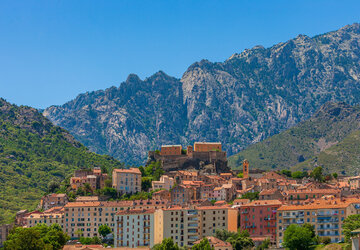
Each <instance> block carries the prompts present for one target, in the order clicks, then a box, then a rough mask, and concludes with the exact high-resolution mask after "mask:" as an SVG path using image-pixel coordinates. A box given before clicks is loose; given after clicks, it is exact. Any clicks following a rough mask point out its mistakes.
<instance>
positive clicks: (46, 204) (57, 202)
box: [39, 194, 69, 210]
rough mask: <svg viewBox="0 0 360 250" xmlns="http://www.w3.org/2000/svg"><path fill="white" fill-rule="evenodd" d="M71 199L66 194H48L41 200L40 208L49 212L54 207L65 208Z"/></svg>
mask: <svg viewBox="0 0 360 250" xmlns="http://www.w3.org/2000/svg"><path fill="white" fill-rule="evenodd" d="M68 201H69V199H68V197H67V195H66V194H48V195H46V196H44V197H42V198H41V200H40V205H39V207H40V208H42V209H44V210H48V209H50V208H52V207H63V206H65V205H66V203H68Z"/></svg>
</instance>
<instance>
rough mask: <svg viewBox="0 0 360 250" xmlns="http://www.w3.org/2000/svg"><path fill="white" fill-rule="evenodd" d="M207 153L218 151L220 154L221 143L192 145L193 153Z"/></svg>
mask: <svg viewBox="0 0 360 250" xmlns="http://www.w3.org/2000/svg"><path fill="white" fill-rule="evenodd" d="M209 151H220V152H221V143H220V142H195V143H194V152H209Z"/></svg>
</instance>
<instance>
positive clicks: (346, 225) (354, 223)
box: [342, 214, 360, 242]
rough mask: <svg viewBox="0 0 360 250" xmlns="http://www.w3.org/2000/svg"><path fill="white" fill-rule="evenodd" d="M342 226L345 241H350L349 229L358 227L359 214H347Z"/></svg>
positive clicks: (359, 225)
mask: <svg viewBox="0 0 360 250" xmlns="http://www.w3.org/2000/svg"><path fill="white" fill-rule="evenodd" d="M342 228H343V231H344V234H345V240H346V242H350V237H351V231H354V230H355V229H359V228H360V214H353V215H349V216H348V217H347V218H346V219H345V220H344V222H343V225H342Z"/></svg>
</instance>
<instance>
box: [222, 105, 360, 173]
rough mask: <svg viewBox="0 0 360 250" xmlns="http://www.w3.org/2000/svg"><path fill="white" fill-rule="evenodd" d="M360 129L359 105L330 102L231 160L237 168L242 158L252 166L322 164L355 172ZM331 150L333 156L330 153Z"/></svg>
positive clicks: (327, 168)
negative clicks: (309, 116)
mask: <svg viewBox="0 0 360 250" xmlns="http://www.w3.org/2000/svg"><path fill="white" fill-rule="evenodd" d="M359 132H360V107H359V106H355V107H354V106H350V105H348V104H345V103H343V102H340V103H326V104H325V105H323V106H322V107H321V108H320V110H319V111H317V112H316V113H315V114H314V115H313V116H312V117H311V118H310V119H308V120H306V121H304V122H301V123H299V124H298V125H296V126H294V127H292V128H290V129H288V130H286V131H284V132H281V133H280V134H278V135H274V136H272V137H270V138H268V139H266V140H264V141H262V142H259V143H256V144H254V145H251V146H249V147H248V148H246V149H245V150H243V151H241V152H240V153H238V154H236V155H233V156H231V157H230V158H229V160H228V161H229V165H230V166H232V167H233V168H241V164H242V161H243V160H244V159H248V160H249V162H250V163H251V167H252V168H259V169H289V168H291V167H294V169H298V170H309V169H312V168H313V167H314V166H316V165H321V166H323V167H324V170H325V171H332V172H334V171H336V172H337V171H339V173H340V171H341V172H342V174H355V173H357V171H358V170H357V169H356V167H354V166H359V164H360V158H359V157H358V154H356V151H359V150H358V149H359V148H360V143H359V141H358V140H357V139H356V138H357V134H358V133H359ZM344 143H345V144H344ZM350 144H351V145H352V146H349V145H350ZM342 145H348V146H346V147H345V146H342ZM329 150H330V151H331V152H333V154H332V155H333V157H329V155H330V153H327V152H330V151H329ZM335 152H336V153H335ZM356 162H357V163H356ZM354 164H355V165H354ZM336 166H337V167H336Z"/></svg>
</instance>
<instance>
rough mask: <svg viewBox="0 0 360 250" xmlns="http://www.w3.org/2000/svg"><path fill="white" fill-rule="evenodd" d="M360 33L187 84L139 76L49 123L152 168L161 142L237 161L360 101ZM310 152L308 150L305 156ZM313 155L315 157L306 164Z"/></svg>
mask: <svg viewBox="0 0 360 250" xmlns="http://www.w3.org/2000/svg"><path fill="white" fill-rule="evenodd" d="M359 58H360V25H359V24H357V23H356V24H353V25H348V26H345V27H343V28H341V29H339V30H337V31H333V32H329V33H326V34H322V35H318V36H315V37H308V36H306V35H299V36H297V37H296V38H294V39H291V40H289V41H286V42H282V43H279V44H276V45H274V46H272V47H270V48H264V47H262V46H255V47H254V48H252V49H246V50H244V51H243V52H241V53H240V54H234V55H232V56H231V57H230V58H229V59H227V60H226V61H224V62H218V63H212V62H209V61H207V60H202V61H200V62H196V63H194V64H193V65H191V66H190V67H189V68H188V69H187V70H186V72H185V73H184V74H183V76H182V78H181V79H176V78H173V77H170V76H168V75H166V74H165V73H164V72H161V71H160V72H158V73H156V74H155V75H153V76H151V77H149V78H146V79H145V80H141V79H139V77H137V76H136V75H130V76H129V77H128V79H127V80H126V81H125V82H123V83H121V84H120V86H119V87H111V88H109V89H106V90H99V91H95V92H89V93H85V94H81V95H79V96H78V97H77V98H76V99H74V100H72V101H69V102H67V103H66V104H64V105H61V106H52V107H49V108H47V109H46V110H45V111H44V115H45V116H47V117H48V118H49V119H51V120H52V121H53V122H54V123H55V124H57V125H59V126H61V127H63V128H65V129H67V130H68V131H70V132H71V134H72V135H74V137H75V138H76V139H78V140H79V141H80V142H82V143H84V144H85V145H86V146H88V147H89V148H90V149H91V150H92V151H94V152H98V153H106V154H110V155H112V156H114V157H116V158H118V159H121V160H124V161H126V162H127V163H136V164H142V163H144V161H145V160H146V157H147V153H146V151H147V150H150V149H154V148H158V147H159V146H160V145H161V144H183V145H188V144H192V143H193V142H194V141H220V142H222V143H223V145H224V147H223V148H224V149H225V150H226V151H227V152H228V155H231V154H235V153H237V152H239V151H241V150H243V149H244V148H246V147H247V146H249V145H250V144H253V143H256V142H259V141H262V140H264V139H266V138H268V137H270V136H272V135H274V134H278V133H279V132H281V131H284V130H286V129H288V128H290V127H292V126H294V125H296V124H298V123H299V122H301V121H304V120H306V119H309V118H310V116H311V115H312V114H314V113H315V112H316V111H317V110H318V109H319V108H320V107H321V106H322V105H324V104H325V103H327V102H329V101H334V102H339V101H344V102H346V103H348V104H350V105H355V104H359V103H360V84H359V79H360V63H359V62H360V59H359ZM305 153H306V152H304V154H305ZM308 156H309V155H307V154H305V155H304V157H305V158H306V157H308Z"/></svg>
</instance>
